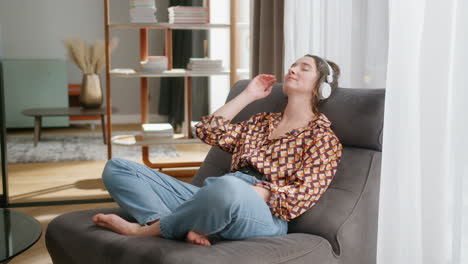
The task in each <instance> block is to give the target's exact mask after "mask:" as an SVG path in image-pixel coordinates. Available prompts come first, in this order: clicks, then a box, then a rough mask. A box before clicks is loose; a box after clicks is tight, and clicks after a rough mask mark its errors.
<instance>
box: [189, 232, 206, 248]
mask: <svg viewBox="0 0 468 264" xmlns="http://www.w3.org/2000/svg"><path fill="white" fill-rule="evenodd" d="M185 241H187V242H189V243H192V244H197V245H201V246H211V243H210V241H209V240H208V237H207V236H204V235H201V234H198V233H196V232H193V231H190V232H188V233H187V237H186V238H185Z"/></svg>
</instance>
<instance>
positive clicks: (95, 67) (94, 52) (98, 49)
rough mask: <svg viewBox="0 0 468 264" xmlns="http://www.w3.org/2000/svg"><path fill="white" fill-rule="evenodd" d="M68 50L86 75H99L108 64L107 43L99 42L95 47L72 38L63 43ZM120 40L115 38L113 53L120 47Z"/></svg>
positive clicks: (111, 44) (112, 42)
mask: <svg viewBox="0 0 468 264" xmlns="http://www.w3.org/2000/svg"><path fill="white" fill-rule="evenodd" d="M63 42H64V44H65V46H66V47H67V50H68V56H69V57H70V59H71V60H72V61H73V62H74V63H75V64H76V66H78V68H80V69H81V71H83V73H84V74H93V73H94V74H97V73H99V72H100V71H101V70H102V68H103V67H104V65H105V63H106V50H105V46H106V45H105V42H104V41H103V40H97V41H95V42H94V44H93V45H88V43H86V41H84V40H82V39H79V38H70V39H66V40H64V41H63ZM118 43H119V40H118V39H117V38H113V39H112V40H111V41H110V43H109V47H110V51H111V52H112V51H113V50H114V49H115V48H116V47H117V45H118Z"/></svg>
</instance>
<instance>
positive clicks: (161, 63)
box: [140, 56, 167, 72]
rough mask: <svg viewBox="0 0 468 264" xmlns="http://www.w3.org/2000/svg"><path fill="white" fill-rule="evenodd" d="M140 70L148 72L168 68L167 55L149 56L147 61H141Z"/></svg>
mask: <svg viewBox="0 0 468 264" xmlns="http://www.w3.org/2000/svg"><path fill="white" fill-rule="evenodd" d="M140 70H141V71H146V72H160V71H165V70H167V57H166V56H148V58H147V60H146V61H141V62H140Z"/></svg>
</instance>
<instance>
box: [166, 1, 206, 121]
mask: <svg viewBox="0 0 468 264" xmlns="http://www.w3.org/2000/svg"><path fill="white" fill-rule="evenodd" d="M202 4H203V1H202V0H193V1H190V0H170V1H169V6H177V5H181V6H202ZM205 39H207V33H206V31H205V30H174V31H173V32H172V43H173V44H172V45H173V46H172V49H173V68H184V69H185V68H187V64H188V62H189V59H190V58H192V57H194V58H196V57H203V55H204V54H203V40H205ZM192 80H193V85H192V118H193V119H194V120H200V118H201V117H202V116H204V115H207V114H208V98H209V96H208V78H206V77H193V78H192ZM158 112H159V114H161V115H166V116H167V117H168V122H169V123H171V124H172V126H173V127H174V128H176V129H177V128H180V126H181V125H182V122H183V121H184V78H172V77H171V78H161V91H160V96H159V107H158Z"/></svg>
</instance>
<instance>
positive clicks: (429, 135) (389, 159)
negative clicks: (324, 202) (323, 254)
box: [377, 0, 468, 264]
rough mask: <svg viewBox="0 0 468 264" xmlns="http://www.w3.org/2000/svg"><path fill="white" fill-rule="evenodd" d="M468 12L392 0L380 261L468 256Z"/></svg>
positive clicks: (431, 0)
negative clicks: (466, 101)
mask: <svg viewBox="0 0 468 264" xmlns="http://www.w3.org/2000/svg"><path fill="white" fill-rule="evenodd" d="M467 14H468V1H466V0H445V1H440V0H414V1H406V0H392V1H391V2H390V32H389V56H388V74H387V85H386V87H387V90H386V105H385V128H384V140H383V144H384V146H383V165H382V179H381V190H380V214H379V233H378V262H377V263H378V264H395V263H412V264H448V263H453V264H458V263H468V258H467V252H466V250H467V249H468V243H467V239H468V234H467V232H468V230H467V224H468V222H467V216H468V195H467V193H468V152H467V151H468V143H467V135H468V115H467V104H466V103H465V100H467V99H468V92H467V91H468V72H467V71H468V48H467V47H468V38H467V29H468V16H467Z"/></svg>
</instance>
